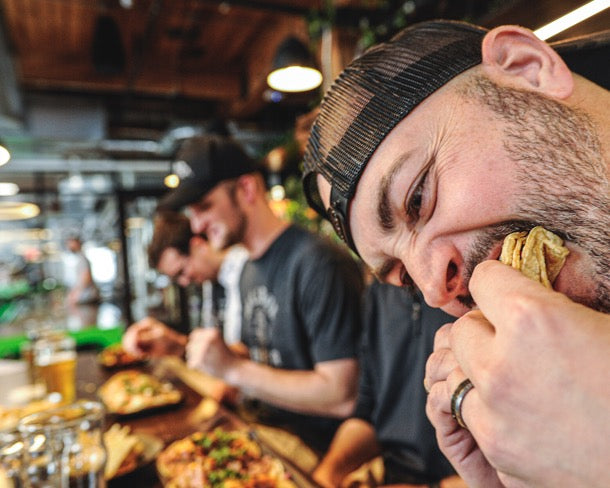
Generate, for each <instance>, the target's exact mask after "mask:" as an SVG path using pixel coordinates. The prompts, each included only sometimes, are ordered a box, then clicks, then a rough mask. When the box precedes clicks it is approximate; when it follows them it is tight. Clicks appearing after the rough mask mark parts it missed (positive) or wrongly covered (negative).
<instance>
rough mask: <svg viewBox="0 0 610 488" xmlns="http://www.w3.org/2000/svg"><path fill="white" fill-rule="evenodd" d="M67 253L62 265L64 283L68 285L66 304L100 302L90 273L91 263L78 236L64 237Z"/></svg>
mask: <svg viewBox="0 0 610 488" xmlns="http://www.w3.org/2000/svg"><path fill="white" fill-rule="evenodd" d="M66 247H67V249H68V251H69V254H68V255H67V256H66V262H65V266H64V284H65V285H66V286H67V287H68V289H69V291H68V296H67V300H68V304H69V305H70V306H76V305H95V304H98V303H99V302H100V291H99V289H98V287H97V285H96V284H95V282H94V281H93V276H92V275H91V263H89V260H88V259H87V257H86V256H85V253H84V252H83V245H82V241H81V239H80V237H77V236H70V237H68V238H67V239H66Z"/></svg>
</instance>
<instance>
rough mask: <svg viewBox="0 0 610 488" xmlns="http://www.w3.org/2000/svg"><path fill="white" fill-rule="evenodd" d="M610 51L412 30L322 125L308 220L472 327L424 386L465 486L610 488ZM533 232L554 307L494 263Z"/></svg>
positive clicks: (444, 333)
mask: <svg viewBox="0 0 610 488" xmlns="http://www.w3.org/2000/svg"><path fill="white" fill-rule="evenodd" d="M609 45H610V32H606V33H602V34H600V35H597V36H590V37H589V38H585V39H579V40H574V41H571V42H564V43H559V44H556V45H553V46H551V45H549V44H546V43H544V42H542V41H541V40H539V39H538V38H537V37H536V36H535V35H534V34H533V33H532V32H530V31H528V30H527V29H523V28H520V27H516V26H502V27H498V28H495V29H493V30H491V31H489V32H488V31H487V30H486V29H483V28H479V27H477V26H472V25H469V24H465V23H459V22H450V21H435V22H427V23H423V24H418V25H415V26H413V27H410V28H407V29H405V30H403V31H402V32H400V33H399V34H398V35H397V36H395V37H394V38H393V39H392V40H391V41H389V42H387V43H384V44H381V45H379V46H376V47H374V48H373V49H371V50H370V51H368V52H367V53H365V54H364V55H363V56H361V57H360V58H359V59H357V60H355V61H354V62H353V63H352V64H351V65H350V66H348V67H347V68H346V70H345V71H344V72H343V73H342V74H341V75H340V77H339V78H338V79H337V80H336V81H335V83H334V84H333V86H332V87H331V89H330V90H329V92H328V93H327V94H326V96H325V99H324V101H323V102H322V105H321V109H320V114H319V116H318V118H317V119H316V121H315V122H314V125H313V127H312V132H311V136H310V140H309V144H308V148H307V151H306V154H305V175H304V186H305V191H306V194H307V196H308V199H309V201H310V203H311V205H312V206H313V207H314V208H315V209H316V210H318V211H319V212H320V213H321V214H323V215H325V216H326V217H328V218H329V220H331V222H333V224H334V226H335V229H336V230H337V232H338V233H339V235H340V236H341V237H342V238H343V239H344V240H345V241H346V242H347V243H348V244H349V245H350V246H351V247H352V249H353V250H354V251H355V252H357V253H358V254H359V255H360V256H361V257H362V259H363V260H364V261H365V262H366V263H367V264H368V265H369V266H370V267H371V268H372V270H373V271H374V273H375V274H376V275H377V276H378V277H379V278H380V279H381V280H383V281H386V282H389V283H392V284H394V285H397V286H408V287H417V288H419V289H420V290H421V292H422V293H423V295H424V297H425V299H426V301H427V303H428V304H429V305H431V306H434V307H441V308H443V310H445V311H447V312H449V313H451V314H453V315H456V316H459V317H460V318H459V319H458V320H457V321H456V322H454V323H453V324H448V325H446V326H444V327H443V328H441V329H440V330H439V332H438V333H437V336H436V340H435V351H434V353H433V354H432V355H431V356H430V358H429V360H428V363H427V367H426V377H425V381H424V384H425V386H426V389H427V390H428V391H429V395H428V402H427V413H428V416H429V418H430V420H431V421H432V423H433V424H434V426H435V428H436V432H437V439H438V441H439V444H440V447H441V450H442V451H443V452H444V454H445V455H446V456H447V457H448V458H449V460H450V461H451V462H452V464H453V465H454V467H455V468H456V470H457V471H458V473H459V474H460V475H461V476H462V478H464V479H465V480H466V481H467V482H468V484H469V486H473V487H495V486H515V487H516V486H518V487H522V486H549V487H551V486H552V487H556V486H570V487H573V486H587V487H593V486H599V487H602V486H610V472H609V471H608V469H607V460H608V459H610V442H609V441H608V439H610V388H609V387H608V375H607V371H608V370H609V369H610V316H609V315H608V313H609V312H610V293H609V289H610V251H609V249H610V239H609V236H610V233H609V229H610V212H609V209H610V187H609V183H608V175H609V173H610V167H609V162H610V133H609V132H610V110H609V109H610V103H609V102H610V95H609V93H608V91H607V90H605V89H604V88H602V87H601V86H599V85H598V84H596V83H595V82H594V81H597V82H598V83H608V78H609V69H608V59H609V56H608V52H609ZM566 62H568V63H569V64H570V66H571V67H572V69H573V70H574V71H576V72H578V73H581V74H585V75H587V76H589V77H590V79H588V78H585V77H583V76H581V75H579V74H576V72H574V71H571V69H570V68H569V67H568V65H567V64H566ZM537 226H544V227H545V228H546V229H548V230H550V231H552V232H553V233H555V234H556V235H557V236H559V237H560V238H561V239H563V240H564V241H565V246H566V248H567V250H568V252H569V255H568V256H567V259H566V262H565V266H563V268H562V269H561V271H560V272H559V274H558V276H557V278H556V280H555V281H554V285H553V288H554V289H548V288H545V287H543V286H542V285H541V284H539V283H536V282H534V281H532V280H530V279H528V278H526V277H525V276H523V275H522V274H520V273H519V272H517V271H516V270H514V269H511V268H510V267H508V266H505V265H503V264H502V263H500V262H498V261H497V260H498V257H499V256H500V253H501V250H502V244H503V239H504V237H505V236H506V235H507V234H509V233H513V232H523V233H526V232H529V231H530V230H531V229H533V228H534V227H537Z"/></svg>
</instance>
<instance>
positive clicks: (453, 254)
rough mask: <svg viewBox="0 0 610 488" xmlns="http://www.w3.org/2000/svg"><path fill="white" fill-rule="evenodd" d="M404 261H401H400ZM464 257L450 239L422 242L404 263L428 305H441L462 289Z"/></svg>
mask: <svg viewBox="0 0 610 488" xmlns="http://www.w3.org/2000/svg"><path fill="white" fill-rule="evenodd" d="M403 262H404V261H403ZM463 264H464V263H463V259H462V256H461V253H460V252H459V251H458V250H457V249H456V248H455V247H454V246H453V245H451V244H450V243H441V244H433V245H431V246H430V245H429V246H425V247H424V248H423V250H422V253H421V254H420V255H419V256H415V257H414V259H411V260H410V262H409V263H408V266H407V264H405V266H406V268H407V270H408V272H409V274H410V276H411V278H412V279H413V281H414V282H415V284H416V285H417V287H418V288H419V289H420V290H421V292H422V293H423V295H424V299H425V300H426V303H427V304H428V305H430V306H431V307H438V308H440V307H444V306H446V305H447V304H449V303H450V302H451V301H453V300H455V299H456V298H457V297H458V296H459V295H460V294H462V293H464V292H465V290H464V289H463V288H464V284H463V283H462V274H463Z"/></svg>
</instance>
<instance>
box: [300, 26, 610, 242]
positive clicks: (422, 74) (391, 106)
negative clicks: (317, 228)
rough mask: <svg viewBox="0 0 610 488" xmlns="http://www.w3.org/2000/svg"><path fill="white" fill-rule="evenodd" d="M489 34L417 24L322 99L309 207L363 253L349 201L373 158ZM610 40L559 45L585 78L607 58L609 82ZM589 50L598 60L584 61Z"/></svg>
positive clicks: (356, 65) (477, 58)
mask: <svg viewBox="0 0 610 488" xmlns="http://www.w3.org/2000/svg"><path fill="white" fill-rule="evenodd" d="M486 33H487V29H484V28H482V27H478V26H475V25H471V24H468V23H465V22H458V21H448V20H437V21H430V22H422V23H420V24H415V25H413V26H411V27H408V28H406V29H404V30H402V31H401V32H399V33H398V34H397V35H396V36H394V37H393V38H392V39H391V40H389V41H388V42H385V43H382V44H379V45H378V46H375V47H373V48H371V49H369V50H368V51H366V52H365V53H364V54H363V55H362V56H360V57H359V58H357V59H356V60H354V61H353V62H352V63H351V64H350V65H349V66H348V67H347V68H346V69H345V70H344V71H343V72H342V73H341V74H340V75H339V77H338V78H337V79H336V80H335V81H334V83H333V85H332V86H331V88H330V89H329V90H328V92H327V93H326V95H325V96H324V100H323V101H322V104H321V105H320V113H319V115H318V117H317V118H316V120H315V122H314V124H313V126H312V129H311V133H310V137H309V141H308V145H307V148H306V150H305V155H304V174H303V186H304V191H305V195H306V197H307V200H308V203H309V205H311V207H312V208H313V209H314V210H316V211H317V212H318V213H319V214H320V215H322V216H324V217H326V218H328V219H329V220H330V221H331V223H332V224H333V227H334V228H335V231H336V232H337V234H338V235H339V237H341V238H342V239H343V240H344V241H345V242H346V243H347V244H348V245H349V246H350V248H351V249H352V250H353V251H355V252H357V250H356V248H355V245H354V242H353V239H352V237H351V233H350V229H349V220H348V218H349V215H348V210H349V202H350V200H351V199H352V198H353V196H354V193H355V191H356V186H357V185H358V180H359V179H360V176H361V175H362V172H363V171H364V169H365V167H366V164H367V163H368V161H369V159H370V158H371V156H372V155H373V153H374V152H375V150H376V149H377V147H378V146H379V144H380V143H381V142H382V141H383V139H384V138H385V137H386V136H387V135H388V133H389V132H390V131H391V130H392V129H393V128H394V127H395V126H396V125H397V124H398V123H399V122H400V121H401V120H402V119H403V118H405V117H406V116H407V115H408V114H409V112H411V110H413V109H414V108H415V107H416V106H417V105H418V104H419V103H421V102H422V101H423V100H424V99H425V98H427V97H428V96H429V95H431V94H432V93H434V92H435V91H436V90H438V89H439V88H440V87H442V86H443V85H445V84H446V83H447V82H448V81H450V80H451V79H453V78H454V77H456V76H457V75H459V74H460V73H462V72H464V71H466V70H467V69H469V68H471V67H473V66H476V65H478V64H480V63H481V41H482V40H483V37H484V36H485V34H486ZM609 41H610V31H608V32H606V33H605V35H602V36H598V38H597V39H592V38H590V37H586V38H580V39H575V40H574V41H569V42H562V43H557V47H556V49H557V51H558V52H559V53H560V54H562V56H563V57H564V60H565V61H566V62H567V64H568V65H569V66H570V67H571V68H572V69H573V70H574V71H576V72H579V73H581V74H583V75H585V76H586V75H588V74H590V73H588V72H587V71H591V69H592V67H593V66H597V67H599V65H600V62H601V65H602V66H603V68H602V70H603V73H605V77H606V79H607V77H608V47H609V46H610V42H609ZM551 45H552V44H551ZM584 51H586V52H588V53H590V54H591V56H594V57H596V58H597V62H592V61H591V60H589V62H587V63H584V62H583V52H584ZM602 56H605V62H603V59H604V57H602ZM578 64H580V66H578V69H577V65H578ZM597 69H598V71H599V68H597ZM603 73H602V74H603ZM598 75H599V73H598ZM591 79H592V81H596V82H598V83H599V80H597V79H595V78H591ZM317 174H321V175H323V176H324V177H325V178H326V179H327V180H328V181H329V182H330V183H331V194H330V206H329V208H328V209H325V208H324V205H323V203H322V200H321V198H320V194H319V191H318V185H317V181H316V176H317Z"/></svg>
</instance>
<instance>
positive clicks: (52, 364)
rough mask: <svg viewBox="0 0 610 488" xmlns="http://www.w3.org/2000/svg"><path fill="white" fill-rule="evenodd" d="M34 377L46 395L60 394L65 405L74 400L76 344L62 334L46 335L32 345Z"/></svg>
mask: <svg viewBox="0 0 610 488" xmlns="http://www.w3.org/2000/svg"><path fill="white" fill-rule="evenodd" d="M33 356H34V367H35V370H36V375H37V377H38V378H40V379H41V380H42V382H43V383H44V384H45V386H46V390H47V393H53V392H57V393H59V394H61V396H62V399H63V401H64V402H66V403H71V402H73V401H74V400H75V398H76V342H75V340H74V339H73V338H72V337H70V336H69V335H67V334H65V333H63V332H53V333H48V334H45V335H43V336H42V337H40V338H39V339H38V340H37V341H36V342H34V344H33Z"/></svg>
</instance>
